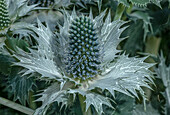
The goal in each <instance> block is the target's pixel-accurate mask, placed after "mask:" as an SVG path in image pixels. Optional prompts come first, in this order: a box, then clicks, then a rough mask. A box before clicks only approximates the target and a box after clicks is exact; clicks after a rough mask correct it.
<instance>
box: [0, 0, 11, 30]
mask: <svg viewBox="0 0 170 115" xmlns="http://www.w3.org/2000/svg"><path fill="white" fill-rule="evenodd" d="M9 23H10V19H9V15H8V10H7V4H6V1H5V0H0V33H5V31H6V30H7V28H8V26H9Z"/></svg>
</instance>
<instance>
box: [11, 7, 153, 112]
mask: <svg viewBox="0 0 170 115" xmlns="http://www.w3.org/2000/svg"><path fill="white" fill-rule="evenodd" d="M105 14H106V11H104V12H102V13H101V14H100V15H99V16H97V17H95V18H93V15H92V12H90V14H89V16H85V15H81V16H78V15H77V14H76V12H75V10H73V12H72V14H71V15H70V14H69V13H68V12H64V25H63V26H61V25H59V30H60V31H59V33H56V34H53V33H52V32H51V31H50V29H49V28H48V26H47V27H45V26H44V25H42V24H41V23H40V21H39V20H38V27H34V26H30V27H29V28H28V29H29V30H30V29H31V30H32V31H34V33H35V34H32V36H33V37H34V38H35V39H36V41H37V43H38V45H37V48H34V49H30V52H29V53H28V52H24V51H23V50H20V49H19V50H20V51H19V54H15V55H14V56H15V57H16V58H17V59H19V60H20V62H18V63H15V65H19V66H22V67H25V68H26V69H25V70H23V72H24V75H26V74H30V75H31V74H34V73H39V74H40V75H41V76H39V79H45V80H50V81H54V82H53V84H52V85H51V86H50V87H48V88H47V89H45V90H44V91H43V92H42V93H40V94H38V96H41V97H40V98H39V99H38V100H37V101H42V106H41V107H40V108H38V109H37V110H36V112H35V115H45V113H46V111H47V110H48V108H49V106H50V105H51V104H52V103H53V102H58V103H60V104H62V106H61V107H64V106H65V107H67V106H70V105H71V104H72V103H73V102H74V100H75V97H76V95H78V97H79V100H80V103H81V106H82V110H83V106H84V107H85V109H84V112H87V111H89V110H90V106H93V107H94V108H95V110H96V112H97V113H98V114H102V113H103V109H102V105H106V106H109V107H110V108H113V107H112V105H111V102H110V101H113V100H111V99H110V98H109V97H106V96H104V95H102V92H103V91H108V92H109V93H110V94H111V95H112V96H113V97H114V96H115V91H117V92H121V93H123V94H126V95H128V96H131V97H137V98H138V95H139V94H140V95H141V96H142V97H143V100H144V101H145V100H146V96H145V93H144V91H143V89H142V88H141V87H147V88H150V87H149V85H148V83H152V79H151V76H152V72H151V71H150V70H149V68H150V67H151V66H153V64H149V63H145V62H144V60H145V59H146V57H144V58H136V57H128V55H125V53H123V54H121V51H119V50H117V46H118V44H119V43H120V42H121V41H122V40H123V38H120V35H121V33H122V32H123V31H124V30H125V29H126V28H127V27H123V25H124V24H125V23H126V22H124V21H121V20H117V21H113V22H111V17H110V13H108V15H107V16H106V19H105V21H104V22H103V18H104V16H105ZM137 92H138V93H139V94H138V93H137Z"/></svg>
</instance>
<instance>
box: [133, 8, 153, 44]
mask: <svg viewBox="0 0 170 115" xmlns="http://www.w3.org/2000/svg"><path fill="white" fill-rule="evenodd" d="M130 16H132V17H135V18H137V19H141V20H143V29H144V36H143V38H144V41H145V39H146V36H147V34H148V33H149V32H153V29H152V25H151V22H150V20H151V17H150V16H149V14H148V13H145V12H142V11H136V12H133V13H131V14H130Z"/></svg>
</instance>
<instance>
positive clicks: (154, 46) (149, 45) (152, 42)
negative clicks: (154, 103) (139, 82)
mask: <svg viewBox="0 0 170 115" xmlns="http://www.w3.org/2000/svg"><path fill="white" fill-rule="evenodd" d="M160 43H161V38H157V37H155V36H151V37H149V38H147V41H146V47H145V52H146V53H150V54H154V55H158V53H159V46H160ZM146 62H149V63H155V61H154V60H153V59H152V58H148V59H147V60H146ZM150 70H151V71H154V69H153V68H150ZM145 92H146V95H147V97H148V99H150V96H151V90H150V89H145Z"/></svg>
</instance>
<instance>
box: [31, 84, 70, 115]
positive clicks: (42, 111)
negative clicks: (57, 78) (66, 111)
mask: <svg viewBox="0 0 170 115" xmlns="http://www.w3.org/2000/svg"><path fill="white" fill-rule="evenodd" d="M37 96H41V97H40V98H39V99H37V100H36V101H42V106H41V107H39V108H38V109H36V111H35V113H34V115H46V111H47V110H48V108H49V107H50V104H52V103H54V102H57V103H58V104H60V103H62V107H63V106H64V105H66V106H67V104H68V96H67V92H66V90H62V89H61V87H60V84H58V83H54V84H52V85H51V86H50V87H48V88H47V89H45V90H44V91H43V92H42V93H40V94H38V95H37Z"/></svg>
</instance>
